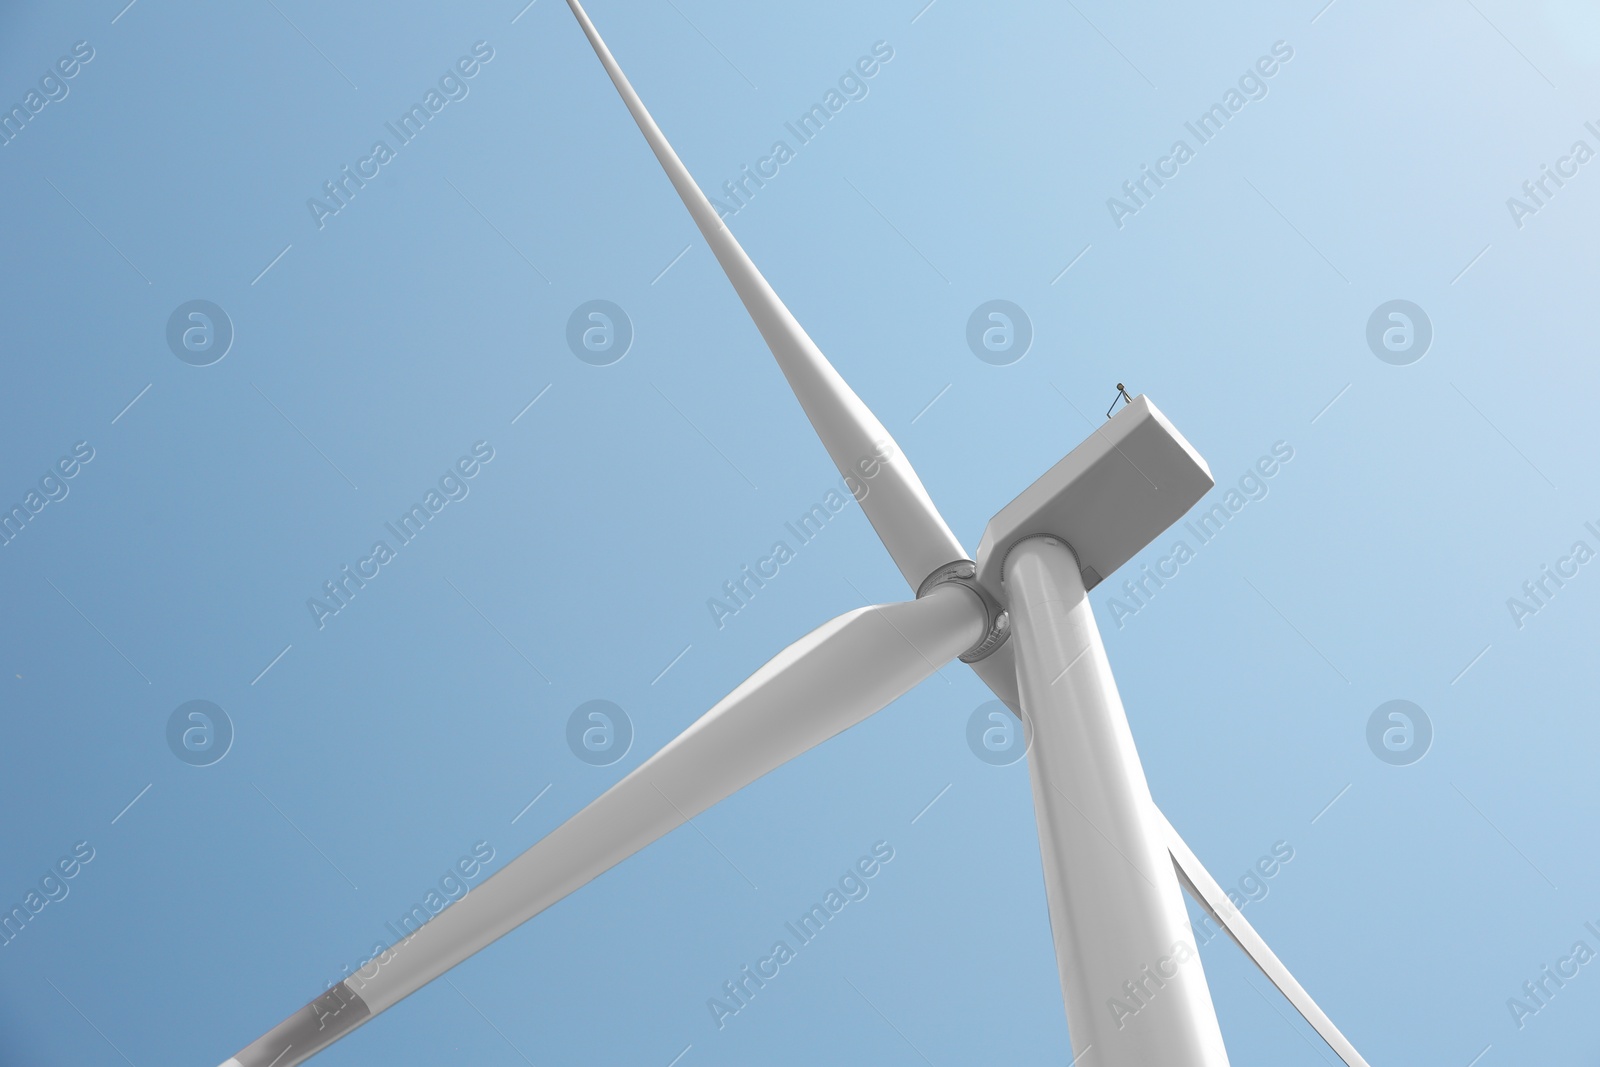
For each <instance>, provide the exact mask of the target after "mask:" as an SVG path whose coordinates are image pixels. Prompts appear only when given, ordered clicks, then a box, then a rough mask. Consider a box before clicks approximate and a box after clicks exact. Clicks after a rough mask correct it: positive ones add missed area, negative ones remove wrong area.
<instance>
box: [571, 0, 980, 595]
mask: <svg viewBox="0 0 1600 1067" xmlns="http://www.w3.org/2000/svg"><path fill="white" fill-rule="evenodd" d="M567 3H568V6H570V7H571V8H572V13H573V14H574V15H576V16H577V18H578V23H579V25H581V26H582V27H583V32H584V33H585V34H586V35H587V36H588V38H589V43H590V44H591V45H593V46H594V51H595V54H596V55H598V56H599V57H600V62H601V64H603V65H604V66H605V69H606V73H607V74H609V75H610V76H611V81H612V82H613V84H615V85H616V87H617V92H618V93H619V94H621V96H622V102H623V103H624V104H626V105H627V106H628V110H629V111H630V112H631V113H632V114H633V120H634V121H635V122H636V123H638V125H639V129H640V131H641V132H642V133H643V134H644V137H645V140H646V141H648V142H649V144H650V149H651V151H653V152H654V153H655V155H656V159H657V160H658V161H659V162H660V164H661V169H662V170H664V171H666V172H667V177H668V178H670V179H671V180H672V186H673V188H674V189H676V190H677V191H678V196H679V197H680V198H681V199H682V200H683V204H684V206H685V207H686V208H688V209H689V215H690V216H691V217H692V218H693V219H694V222H695V225H696V226H698V227H699V228H700V233H701V235H702V236H704V237H705V240H706V243H707V244H708V245H710V246H711V251H712V252H713V253H714V254H715V255H716V257H717V262H718V263H720V264H722V270H723V272H724V273H725V274H727V276H728V280H729V281H730V282H732V283H733V288H734V290H735V291H736V292H737V293H738V294H739V299H740V300H742V301H744V306H745V310H746V311H748V312H749V314H750V318H751V319H753V320H754V321H755V324H756V328H757V329H759V330H760V331H761V336H762V337H763V338H765V339H766V342H767V347H768V348H770V349H772V354H773V356H774V357H775V358H776V359H777V361H778V366H779V367H780V368H781V369H782V370H783V374H784V377H785V378H787V379H788V380H789V387H790V388H791V389H792V390H794V395H795V396H796V397H797V398H798V399H799V401H800V406H801V407H802V408H804V409H805V413H806V417H807V418H808V419H810V420H811V425H812V426H813V427H814V428H815V429H816V431H817V436H818V437H820V438H821V439H822V444H823V447H825V448H826V449H827V450H828V455H830V456H832V457H833V462H834V465H835V466H836V467H838V468H839V473H840V474H843V475H846V476H847V477H849V478H852V479H857V480H859V481H862V482H864V483H866V485H867V490H868V491H867V493H866V495H865V496H864V497H862V498H861V510H862V511H864V512H865V513H866V516H867V518H868V519H869V520H870V521H871V522H872V526H873V528H874V529H875V530H877V531H878V537H879V539H880V540H882V541H883V544H884V547H885V548H887V549H888V550H889V555H890V556H891V557H893V559H894V562H895V564H896V565H897V566H898V567H899V568H900V573H902V574H904V575H905V577H906V581H907V582H908V583H910V585H911V588H913V589H916V588H918V587H919V585H920V584H921V583H922V580H923V579H925V578H926V577H928V575H930V574H932V573H933V571H934V569H935V568H937V567H941V566H943V565H944V564H946V563H952V562H954V561H956V560H960V559H966V558H967V553H966V550H965V549H963V548H962V547H961V544H960V542H959V541H957V540H956V537H955V535H954V534H953V533H951V532H950V527H949V526H947V525H946V524H945V521H944V519H943V518H942V517H941V516H940V515H939V511H938V509H937V508H935V507H934V505H933V501H932V500H931V499H930V498H929V497H928V491H927V490H926V489H924V488H923V486H922V481H921V479H919V478H918V477H917V473H916V471H914V470H912V469H911V463H910V461H909V460H907V459H906V457H905V455H904V454H903V453H902V452H901V451H900V447H899V446H898V445H896V444H895V442H894V439H893V438H892V437H890V436H889V431H888V430H886V429H884V427H883V424H882V423H881V422H879V421H878V419H877V417H876V416H874V415H873V414H872V412H871V411H870V410H869V409H868V408H867V405H866V404H864V403H862V401H861V398H860V397H858V396H857V395H856V394H855V393H854V392H853V391H851V389H850V386H848V385H846V384H845V380H844V379H843V378H841V377H840V376H839V372H838V371H836V370H835V369H834V368H833V365H832V364H831V363H829V362H828V360H827V357H825V356H824V355H823V354H822V352H821V351H820V350H819V349H818V348H817V346H816V343H815V342H813V341H812V340H811V338H810V337H809V336H808V335H807V334H806V331H805V330H804V329H803V328H802V327H801V326H800V323H799V322H797V321H796V320H795V317H794V315H792V314H791V313H790V311H789V309H788V308H787V307H785V306H784V303H783V301H782V300H780V299H779V298H778V294H777V293H775V292H773V290H772V286H771V285H769V284H768V283H767V280H766V278H764V277H762V276H761V272H760V271H759V270H757V269H756V265H755V264H754V263H752V262H751V261H750V257H749V256H748V255H746V254H745V250H744V249H743V248H741V247H740V246H739V242H738V241H736V240H735V239H734V236H733V234H732V233H730V232H729V231H728V228H727V227H726V226H725V225H723V222H722V219H721V218H720V217H718V215H717V213H716V211H715V209H713V208H712V206H711V203H710V202H709V201H708V200H707V199H706V197H705V194H704V193H702V192H701V191H700V187H699V186H698V185H696V184H695V181H694V178H693V177H692V176H691V175H690V174H689V169H688V168H687V167H685V166H684V165H683V161H682V160H680V159H679V158H678V154H677V153H676V152H674V151H673V150H672V145H670V144H668V143H667V138H666V136H665V135H664V134H662V132H661V129H660V127H658V126H657V125H656V123H655V120H654V119H653V118H651V117H650V112H649V111H647V110H645V106H644V104H643V102H641V101H640V99H639V94H638V93H636V92H634V91H633V86H632V85H630V84H629V83H628V79H627V76H626V75H624V74H623V73H622V68H621V67H620V66H618V65H617V61H616V59H614V58H613V57H612V55H611V50H610V49H609V48H607V47H606V44H605V42H604V41H602V40H601V39H600V34H599V33H597V32H596V31H595V28H594V23H592V22H590V21H589V16H588V15H587V14H585V13H584V10H583V7H582V5H581V4H579V3H578V2H577V0H567ZM857 496H858V497H860V496H861V494H859V493H858V494H857Z"/></svg>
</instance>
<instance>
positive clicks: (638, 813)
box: [223, 585, 986, 1067]
mask: <svg viewBox="0 0 1600 1067" xmlns="http://www.w3.org/2000/svg"><path fill="white" fill-rule="evenodd" d="M985 618H986V616H985V612H984V607H983V605H982V603H981V602H980V600H979V598H978V596H977V594H975V593H973V592H971V591H970V590H967V589H964V588H961V587H959V586H954V585H941V586H939V587H937V588H935V589H934V590H932V591H931V592H929V593H928V594H927V595H926V596H923V597H921V598H919V599H917V600H912V601H908V602H906V603H901V604H890V605H887V606H879V607H869V608H860V609H857V610H855V611H852V612H848V613H847V614H844V615H841V616H839V617H838V618H836V619H833V620H832V621H830V622H827V623H824V624H823V625H822V626H820V627H818V628H817V629H815V630H813V631H812V632H811V633H809V634H807V635H806V636H805V637H802V638H801V639H800V640H798V641H796V642H795V643H794V644H792V645H790V646H789V647H788V648H786V649H784V650H783V651H782V652H780V653H778V655H777V656H775V657H774V658H773V659H772V660H770V661H769V662H767V663H766V664H765V665H764V666H763V667H761V668H760V669H759V670H757V671H756V672H755V673H754V674H752V675H751V676H750V677H749V678H747V679H746V680H745V681H744V682H743V683H742V684H741V685H740V686H739V687H738V688H737V689H735V690H734V691H733V692H732V693H730V694H729V695H728V696H726V697H725V698H723V699H722V700H721V701H719V702H718V703H717V705H716V706H715V707H713V708H712V709H711V710H710V711H708V712H707V713H706V714H705V715H704V716H702V717H701V718H700V719H699V720H698V721H696V722H695V723H694V724H693V725H692V726H690V727H689V728H688V729H687V730H685V731H684V732H683V733H681V734H679V735H678V736H677V737H676V738H675V739H673V740H672V741H670V742H668V743H667V745H666V747H665V748H663V749H661V751H659V752H657V753H656V754H655V755H654V756H651V757H650V758H649V759H648V760H646V761H645V762H644V763H642V764H640V765H639V766H638V767H637V768H636V769H635V770H634V771H633V772H632V773H630V774H629V775H627V777H625V778H623V779H622V780H621V781H620V782H618V783H617V784H616V785H614V786H612V787H611V788H610V789H608V790H606V792H604V793H602V794H601V795H600V797H599V798H598V799H596V800H595V801H594V802H593V803H591V804H590V805H589V806H588V807H586V808H584V809H583V810H582V811H580V812H578V813H577V814H576V815H574V816H573V817H572V818H570V819H568V820H567V821H566V822H565V823H563V824H562V825H561V826H558V827H557V828H556V829H554V830H552V831H551V832H550V833H549V834H547V835H546V836H545V837H544V838H543V839H542V840H540V841H539V842H537V843H536V844H534V845H533V846H532V847H531V848H529V849H528V850H527V851H526V852H524V853H522V855H520V856H518V857H517V858H516V859H514V860H512V861H511V862H509V863H507V864H506V865H505V867H503V868H502V869H500V870H499V871H497V872H496V873H495V874H494V875H493V876H492V877H490V878H489V879H487V880H486V881H484V882H483V884H482V885H480V886H478V888H476V889H474V890H472V891H471V892H470V893H468V894H467V895H466V896H464V897H462V898H461V899H460V900H458V901H456V902H455V903H454V904H452V905H450V906H449V907H448V908H446V909H445V910H444V911H442V912H440V913H439V915H438V916H437V917H436V918H434V919H433V921H432V922H429V923H428V924H427V925H425V926H423V927H421V928H420V929H418V930H416V931H414V932H409V931H408V936H407V937H406V938H405V939H403V940H401V941H398V942H396V943H395V944H394V945H392V946H391V947H390V948H389V950H388V951H387V952H386V953H384V954H381V955H380V956H379V957H378V958H377V959H376V960H374V961H371V962H370V963H369V965H368V966H366V967H362V968H361V969H360V970H358V971H357V972H356V973H355V974H353V975H351V976H350V977H349V978H347V979H345V980H344V981H343V982H339V983H337V984H336V985H334V986H333V987H332V988H331V989H329V990H328V992H327V993H325V994H323V995H322V996H320V997H318V998H317V999H316V1000H314V1001H312V1002H311V1003H310V1004H308V1005H307V1006H306V1007H304V1008H302V1009H300V1011H299V1012H297V1013H295V1014H294V1015H292V1016H290V1017H289V1018H288V1019H287V1020H285V1021H284V1022H283V1023H281V1024H280V1025H279V1026H277V1027H276V1028H274V1029H273V1030H271V1031H270V1032H268V1033H267V1035H266V1036H264V1037H262V1038H260V1039H259V1040H257V1041H255V1042H254V1043H252V1044H251V1045H249V1046H248V1047H247V1048H245V1049H244V1050H243V1051H242V1052H240V1053H238V1054H237V1055H236V1056H235V1057H234V1058H233V1059H232V1060H230V1061H228V1063H226V1064H224V1065H223V1067H292V1065H294V1064H297V1063H301V1062H302V1061H304V1060H305V1059H306V1058H308V1057H309V1056H311V1055H313V1054H314V1053H316V1052H318V1051H320V1050H321V1049H323V1048H325V1047H327V1046H328V1045H330V1044H332V1043H333V1042H334V1041H336V1040H338V1039H339V1038H340V1037H343V1036H344V1035H345V1034H347V1033H349V1032H350V1031H351V1030H353V1029H355V1028H356V1027H357V1026H360V1025H361V1024H362V1023H365V1022H366V1021H367V1020H368V1019H370V1018H372V1017H373V1016H374V1015H377V1014H378V1013H379V1012H381V1011H383V1010H384V1009H386V1008H388V1007H390V1006H392V1005H394V1004H395V1003H396V1002H398V1001H400V1000H401V999H403V998H404V997H406V996H408V995H410V994H411V993H414V992H416V991H417V990H418V989H420V988H422V987H423V986H424V985H426V984H427V983H429V982H431V981H433V979H435V978H437V977H439V976H440V975H441V974H443V973H444V972H445V971H448V970H449V969H450V968H451V967H454V966H455V965H456V964H458V963H460V962H461V961H462V960H464V959H466V958H467V957H468V956H471V955H472V954H473V953H475V952H477V951H478V950H479V949H481V948H483V947H484V946H486V945H488V944H489V943H491V942H493V941H495V940H496V939H497V938H500V937H502V936H504V935H505V934H507V933H509V932H510V931H512V930H513V929H515V928H516V927H517V926H519V925H521V924H522V923H524V922H526V921H528V920H529V919H531V918H533V916H535V915H537V914H538V913H539V912H541V911H543V910H544V909H545V908H548V907H549V906H550V905H552V904H554V903H555V902H556V901H558V900H560V899H562V898H563V897H565V896H567V895H568V894H569V893H571V892H573V891H574V890H576V889H578V888H579V887H581V886H583V885H584V884H586V883H587V882H589V881H591V880H592V879H594V878H596V877H598V876H599V875H601V874H603V873H605V872H606V871H607V870H610V869H611V868H612V867H613V866H615V865H616V864H618V863H620V862H621V861H623V860H625V859H627V858H628V857H629V856H631V855H633V854H634V853H635V852H638V851H639V850H640V849H642V848H644V847H645V846H646V845H648V844H650V843H651V842H653V841H655V840H656V839H657V838H659V837H661V836H662V835H664V834H666V833H668V832H669V831H671V830H674V829H676V828H677V827H679V826H682V825H683V824H684V823H685V822H687V821H688V820H689V819H691V818H693V817H694V816H695V815H698V814H699V813H701V812H703V811H705V810H706V809H707V808H709V807H710V806H711V805H713V804H715V803H716V802H717V801H719V800H721V799H723V798H724V797H726V796H728V795H729V794H731V793H733V792H734V791H735V790H738V789H741V788H743V787H744V786H746V785H748V784H750V783H751V782H753V781H755V780H756V779H757V778H759V777H761V776H762V775H763V774H766V773H767V772H768V771H770V770H772V769H773V768H775V767H777V766H779V765H780V764H783V763H786V762H787V761H789V760H791V759H794V758H795V757H796V756H798V755H800V754H801V753H803V752H805V751H807V750H809V749H811V748H813V747H814V746H816V745H819V744H821V743H822V742H823V741H826V740H827V739H828V738H830V737H832V736H834V735H835V734H837V733H839V732H840V731H842V730H845V729H848V728H849V727H851V726H854V725H855V724H856V723H858V722H860V721H861V720H863V719H865V718H866V717H867V716H869V715H871V714H872V713H874V712H876V711H878V710H879V709H881V708H883V707H885V706H886V705H888V704H889V703H890V702H891V701H893V700H894V699H895V698H897V697H899V696H900V695H901V694H903V693H905V692H907V691H908V690H910V689H911V688H912V687H914V686H915V685H916V684H917V683H918V682H921V681H922V680H923V679H924V678H926V677H928V675H930V674H932V673H933V672H934V671H936V670H938V669H939V668H940V667H941V666H943V665H944V664H946V663H948V662H949V661H950V660H952V659H954V658H955V657H956V656H958V655H960V654H961V653H963V652H965V651H967V650H968V649H970V648H972V647H973V646H974V645H976V644H977V643H978V642H979V641H980V640H982V638H983V636H984V632H985ZM369 969H373V970H374V973H373V974H371V975H368V974H367V971H368V970H369Z"/></svg>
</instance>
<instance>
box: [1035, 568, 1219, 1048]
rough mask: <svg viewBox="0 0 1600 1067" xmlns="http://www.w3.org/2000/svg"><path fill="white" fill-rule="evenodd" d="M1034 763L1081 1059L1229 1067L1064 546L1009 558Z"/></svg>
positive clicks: (1118, 704) (1061, 961)
mask: <svg viewBox="0 0 1600 1067" xmlns="http://www.w3.org/2000/svg"><path fill="white" fill-rule="evenodd" d="M1004 567H1005V591H1006V593H1007V595H1008V597H1009V603H1010V611H1011V627H1012V629H1011V633H1012V638H1011V639H1012V641H1014V642H1015V643H1016V645H1017V680H1018V682H1019V683H1020V685H1021V689H1022V707H1023V712H1024V713H1025V714H1026V715H1027V716H1028V718H1029V721H1030V722H1031V724H1032V726H1033V746H1032V747H1031V748H1030V749H1029V750H1028V771H1029V776H1030V778H1031V779H1032V782H1033V802H1034V811H1035V813H1036V815H1037V817H1038V821H1039V848H1040V851H1041V852H1042V853H1043V857H1044V874H1045V891H1046V896H1047V898H1048V900H1049V905H1050V928H1051V932H1052V934H1053V936H1054V937H1055V943H1056V963H1057V966H1058V967H1059V969H1060V973H1061V988H1062V994H1063V997H1064V999H1065V1001H1066V1007H1067V1029H1068V1030H1069V1031H1070V1033H1071V1036H1072V1047H1073V1053H1074V1055H1075V1056H1076V1057H1078V1058H1081V1059H1083V1060H1084V1062H1085V1064H1087V1065H1092V1067H1226V1065H1227V1063H1228V1057H1227V1053H1226V1052H1225V1051H1224V1049H1223V1045H1222V1032H1221V1030H1220V1029H1219V1028H1218V1026H1217V1017H1216V1012H1215V1010H1214V1009H1213V1008H1212V1005H1211V993H1210V990H1209V989H1208V988H1207V986H1206V977H1205V972H1204V970H1203V969H1202V968H1201V964H1200V956H1199V952H1198V948H1197V946H1196V945H1195V943H1194V938H1193V935H1192V932H1191V931H1190V929H1189V922H1188V914H1187V912H1186V911H1185V909H1184V904H1183V894H1182V891H1181V890H1180V889H1179V887H1178V879H1177V876H1176V875H1175V874H1174V873H1173V868H1172V861H1171V859H1170V857H1169V855H1168V853H1167V843H1166V840H1165V838H1164V836H1163V835H1162V834H1161V832H1160V830H1159V828H1158V823H1157V822H1156V818H1157V816H1156V813H1155V805H1154V803H1153V801H1152V800H1151V798H1150V788H1149V786H1148V784H1147V783H1146V782H1145V777H1144V768H1143V767H1142V766H1141V765H1140V763H1139V754H1138V752H1137V751H1135V749H1134V744H1133V734H1132V732H1131V731H1130V730H1129V728H1128V720H1127V716H1126V715H1125V714H1124V712H1123V708H1122V698H1121V697H1120V696H1119V695H1118V694H1117V685H1116V682H1115V681H1114V680H1113V679H1112V677H1111V667H1110V664H1108V663H1107V661H1106V653H1105V647H1104V646H1103V645H1102V644H1101V642H1100V631H1099V628H1098V627H1097V626H1096V625H1095V621H1094V615H1093V613H1092V611H1091V610H1090V607H1089V599H1088V597H1087V596H1086V595H1085V590H1084V586H1083V579H1082V577H1081V576H1080V573H1079V564H1078V561H1077V559H1076V558H1075V557H1074V556H1073V554H1072V552H1071V550H1069V549H1068V548H1067V546H1066V545H1065V544H1064V543H1063V542H1061V541H1059V540H1057V539H1055V538H1046V537H1034V538H1030V539H1028V540H1025V541H1022V542H1020V543H1018V544H1016V545H1015V546H1014V547H1013V548H1012V549H1011V552H1010V555H1009V556H1008V557H1007V558H1006V560H1005V564H1004Z"/></svg>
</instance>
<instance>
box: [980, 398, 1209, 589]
mask: <svg viewBox="0 0 1600 1067" xmlns="http://www.w3.org/2000/svg"><path fill="white" fill-rule="evenodd" d="M1215 484H1216V483H1215V482H1213V481H1212V479H1211V469H1210V468H1209V467H1207V466H1206V461H1205V460H1203V459H1201V458H1200V453H1198V452H1196V451H1195V450H1194V446H1193V445H1191V444H1189V442H1188V441H1186V440H1184V437H1183V434H1181V433H1179V432H1178V431H1177V428H1176V427H1174V426H1173V425H1172V423H1170V422H1168V421H1167V417H1166V416H1165V415H1163V414H1162V413H1161V411H1160V409H1158V408H1157V407H1156V406H1155V405H1154V404H1152V403H1150V400H1149V398H1147V397H1145V396H1142V395H1141V396H1137V397H1135V398H1134V400H1133V403H1131V404H1129V405H1127V406H1126V407H1124V408H1123V409H1122V410H1120V411H1118V412H1117V414H1116V416H1115V417H1114V418H1112V419H1111V420H1110V421H1109V422H1107V423H1106V424H1105V425H1104V426H1100V427H1097V428H1096V429H1095V431H1094V432H1093V433H1092V434H1090V435H1089V436H1088V437H1087V438H1085V439H1084V441H1083V443H1082V444H1080V445H1079V446H1078V447H1077V448H1074V449H1073V450H1072V451H1071V452H1069V453H1067V455H1066V458H1064V459H1062V460H1061V461H1060V462H1059V463H1057V464H1056V465H1055V466H1053V467H1051V468H1050V469H1049V470H1048V471H1046V472H1045V473H1044V474H1042V475H1041V476H1040V477H1039V480H1038V481H1036V482H1034V483H1033V484H1032V485H1030V486H1029V487H1028V488H1027V489H1024V490H1023V491H1022V493H1021V494H1019V495H1018V496H1017V498H1016V499H1015V500H1013V501H1012V502H1011V503H1009V504H1007V505H1006V506H1005V507H1003V508H1001V509H1000V512H999V514H997V515H995V517H994V518H992V519H990V520H989V525H988V526H986V527H984V530H983V538H982V540H980V541H979V542H978V581H979V583H980V584H982V585H983V586H984V587H985V588H987V589H991V590H998V589H999V587H1000V581H1001V573H1000V568H1001V564H1002V561H1003V560H1004V559H1005V555H1006V550H1007V549H1009V548H1010V547H1011V546H1012V545H1014V544H1016V543H1017V542H1018V541H1021V540H1022V539H1023V538H1026V537H1032V536H1033V535H1034V534H1053V535H1055V536H1056V537H1060V538H1062V539H1063V540H1065V541H1066V542H1067V543H1068V544H1070V545H1071V546H1072V549H1073V551H1074V552H1076V553H1077V555H1078V562H1079V563H1080V564H1081V565H1082V566H1083V569H1084V582H1085V584H1086V585H1087V586H1088V587H1089V588H1091V589H1093V588H1094V587H1095V585H1096V584H1097V583H1099V582H1100V580H1101V579H1103V578H1105V577H1106V576H1107V575H1109V574H1111V572H1112V571H1114V570H1116V569H1117V568H1118V567H1120V566H1122V565H1123V564H1124V563H1126V562H1128V560H1129V559H1131V558H1132V557H1133V555H1134V553H1136V552H1138V551H1139V550H1140V549H1142V548H1144V546H1146V545H1148V544H1149V543H1150V542H1151V541H1152V540H1154V539H1155V538H1156V537H1157V536H1159V535H1160V534H1161V532H1162V531H1163V530H1165V529H1167V527H1169V526H1171V525H1172V524H1173V523H1175V522H1177V521H1178V520H1179V519H1181V518H1182V517H1183V514H1184V512H1186V511H1188V510H1189V509H1190V508H1191V507H1193V506H1194V504H1195V502H1196V501H1198V500H1199V499H1200V498H1201V497H1202V496H1204V495H1205V494H1206V493H1208V492H1210V491H1211V488H1212V486H1213V485H1215Z"/></svg>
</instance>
